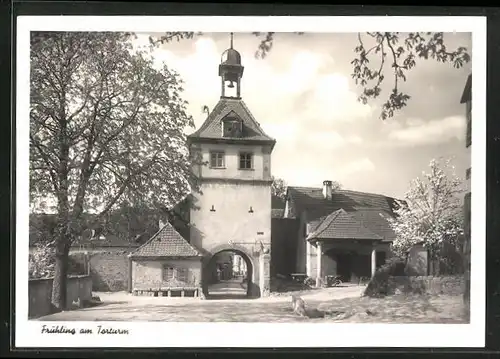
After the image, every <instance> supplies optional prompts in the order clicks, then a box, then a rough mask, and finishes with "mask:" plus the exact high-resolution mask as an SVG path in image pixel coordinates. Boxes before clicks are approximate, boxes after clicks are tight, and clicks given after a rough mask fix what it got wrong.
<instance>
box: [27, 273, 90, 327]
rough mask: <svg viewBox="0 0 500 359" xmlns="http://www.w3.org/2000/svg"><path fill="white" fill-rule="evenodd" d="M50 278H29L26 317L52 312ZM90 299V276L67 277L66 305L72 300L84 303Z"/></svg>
mask: <svg viewBox="0 0 500 359" xmlns="http://www.w3.org/2000/svg"><path fill="white" fill-rule="evenodd" d="M52 281H53V279H52V278H47V279H30V280H29V286H28V298H29V307H28V308H29V309H28V317H29V318H36V317H40V316H44V315H48V314H51V313H53V306H52V303H51V301H52ZM91 299H92V279H91V278H90V276H74V277H70V278H68V284H67V302H66V303H67V304H66V305H67V307H68V308H71V306H72V304H73V303H74V302H78V301H79V303H80V305H83V304H85V302H88V301H90V300H91Z"/></svg>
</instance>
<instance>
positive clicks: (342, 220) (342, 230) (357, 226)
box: [307, 209, 383, 240]
mask: <svg viewBox="0 0 500 359" xmlns="http://www.w3.org/2000/svg"><path fill="white" fill-rule="evenodd" d="M307 239H308V240H311V239H366V240H382V239H383V238H382V237H381V236H379V235H378V234H376V233H374V232H372V231H371V230H369V229H368V228H366V227H365V226H364V224H363V223H362V222H361V221H360V220H359V219H358V218H356V217H355V216H354V215H353V214H351V213H347V212H346V211H344V210H343V209H339V210H338V211H335V212H333V213H331V214H329V215H328V216H326V218H325V219H324V220H323V221H322V222H321V223H320V224H319V226H318V227H317V228H316V230H315V231H314V232H312V233H311V234H310V235H309V236H308V237H307Z"/></svg>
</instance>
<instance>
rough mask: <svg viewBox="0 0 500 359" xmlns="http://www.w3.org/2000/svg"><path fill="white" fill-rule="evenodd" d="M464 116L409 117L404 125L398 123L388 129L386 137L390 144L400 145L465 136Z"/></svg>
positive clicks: (445, 140) (421, 143)
mask: <svg viewBox="0 0 500 359" xmlns="http://www.w3.org/2000/svg"><path fill="white" fill-rule="evenodd" d="M464 128H465V118H464V117H463V116H450V117H446V118H443V119H440V120H431V121H427V122H426V121H423V120H422V119H418V118H417V119H409V120H407V121H406V126H404V125H399V126H397V127H395V128H392V129H390V131H389V133H388V136H387V138H388V139H389V140H390V141H391V143H392V144H396V145H400V146H415V145H417V146H418V145H431V144H439V143H445V142H448V141H450V140H453V139H458V140H461V139H462V138H464V136H465V132H464Z"/></svg>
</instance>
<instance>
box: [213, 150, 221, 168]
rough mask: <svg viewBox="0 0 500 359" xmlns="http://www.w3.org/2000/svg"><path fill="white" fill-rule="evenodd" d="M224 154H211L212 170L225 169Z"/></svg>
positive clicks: (219, 152)
mask: <svg viewBox="0 0 500 359" xmlns="http://www.w3.org/2000/svg"><path fill="white" fill-rule="evenodd" d="M224 166H225V164H224V152H222V151H214V152H210V167H211V168H224Z"/></svg>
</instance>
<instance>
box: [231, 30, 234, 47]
mask: <svg viewBox="0 0 500 359" xmlns="http://www.w3.org/2000/svg"><path fill="white" fill-rule="evenodd" d="M233 35H234V33H231V49H232V48H233Z"/></svg>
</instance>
